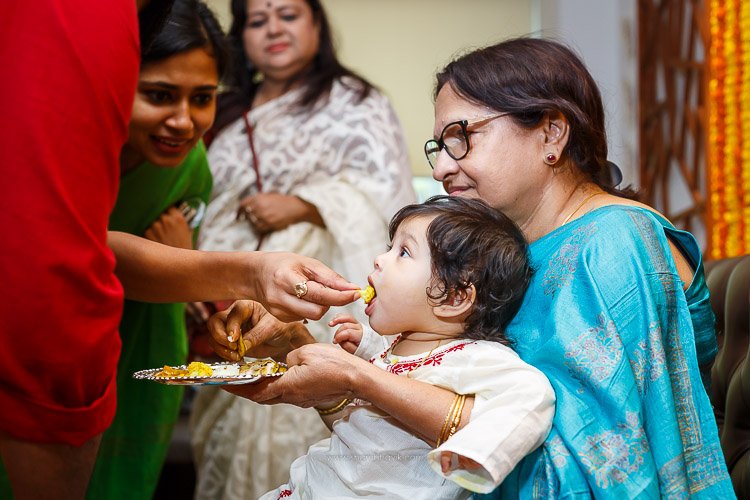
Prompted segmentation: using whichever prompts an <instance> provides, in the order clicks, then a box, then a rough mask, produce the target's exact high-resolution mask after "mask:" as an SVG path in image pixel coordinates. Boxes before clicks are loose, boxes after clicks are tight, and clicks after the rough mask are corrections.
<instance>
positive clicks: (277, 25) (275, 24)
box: [267, 15, 281, 36]
mask: <svg viewBox="0 0 750 500" xmlns="http://www.w3.org/2000/svg"><path fill="white" fill-rule="evenodd" d="M267 26H268V35H269V36H273V35H276V34H278V33H280V32H281V20H280V19H279V18H278V16H273V15H272V16H269V18H268V24H267Z"/></svg>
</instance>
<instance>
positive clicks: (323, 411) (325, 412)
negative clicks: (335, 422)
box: [315, 398, 352, 417]
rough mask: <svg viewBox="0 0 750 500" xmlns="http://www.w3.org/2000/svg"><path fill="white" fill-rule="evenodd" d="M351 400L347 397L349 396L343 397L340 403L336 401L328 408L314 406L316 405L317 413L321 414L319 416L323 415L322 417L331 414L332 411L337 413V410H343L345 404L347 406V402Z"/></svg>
mask: <svg viewBox="0 0 750 500" xmlns="http://www.w3.org/2000/svg"><path fill="white" fill-rule="evenodd" d="M351 402H352V400H351V399H349V398H344V399H343V400H342V401H341V402H340V403H338V404H337V405H336V406H332V407H330V408H318V407H317V406H316V407H315V409H316V410H317V412H318V414H319V415H321V416H323V417H324V416H326V415H333V414H334V413H338V412H340V411H341V410H343V409H344V408H346V406H347V405H348V404H349V403H351Z"/></svg>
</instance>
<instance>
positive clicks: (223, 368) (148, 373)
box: [133, 358, 287, 385]
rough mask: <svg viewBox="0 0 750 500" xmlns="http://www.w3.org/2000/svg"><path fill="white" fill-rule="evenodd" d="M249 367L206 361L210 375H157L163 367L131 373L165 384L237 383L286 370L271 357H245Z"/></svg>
mask: <svg viewBox="0 0 750 500" xmlns="http://www.w3.org/2000/svg"><path fill="white" fill-rule="evenodd" d="M245 362H246V363H247V364H248V365H249V368H243V366H242V365H240V364H239V363H230V362H221V363H206V364H207V365H208V366H210V367H211V371H212V373H211V375H199V376H192V377H188V376H187V375H180V376H170V377H164V376H157V374H158V373H159V372H161V371H162V370H163V369H164V367H161V368H150V369H148V370H140V371H137V372H135V373H134V374H133V378H134V379H138V380H153V381H154V382H159V383H160V384H166V385H237V384H251V383H253V382H257V381H258V380H260V379H262V378H267V377H280V376H281V375H283V374H284V372H286V369H287V366H286V365H285V364H284V363H278V362H276V361H274V360H272V359H271V358H264V359H256V358H245ZM172 368H177V369H182V370H184V369H186V368H187V365H180V366H174V367H172Z"/></svg>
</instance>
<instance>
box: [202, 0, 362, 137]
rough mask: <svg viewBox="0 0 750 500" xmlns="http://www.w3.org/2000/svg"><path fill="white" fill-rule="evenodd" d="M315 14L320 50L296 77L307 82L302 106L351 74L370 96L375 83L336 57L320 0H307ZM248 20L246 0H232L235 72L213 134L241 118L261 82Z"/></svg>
mask: <svg viewBox="0 0 750 500" xmlns="http://www.w3.org/2000/svg"><path fill="white" fill-rule="evenodd" d="M305 1H306V3H307V5H308V6H309V7H310V10H311V11H312V14H313V20H314V21H315V22H317V23H318V24H319V26H320V36H319V46H318V53H317V54H316V55H315V58H314V59H313V62H312V65H311V66H310V67H309V68H307V69H306V71H304V72H303V73H302V74H300V75H297V77H296V80H298V81H302V82H303V83H304V87H305V90H304V91H303V93H302V95H301V96H300V98H299V101H298V102H297V105H298V106H300V107H301V108H309V107H310V106H312V105H314V104H315V103H316V102H318V100H319V99H321V98H326V97H327V96H328V94H329V93H330V91H331V87H332V86H333V82H334V81H335V80H338V79H340V78H342V77H345V76H348V77H350V78H351V79H353V80H354V82H353V84H354V85H355V86H356V87H355V88H356V89H358V90H359V99H360V100H362V99H364V98H366V97H367V96H368V94H369V93H370V90H372V88H373V86H372V84H370V82H368V81H367V80H365V79H364V78H362V77H361V76H359V75H357V74H356V73H354V72H353V71H351V70H350V69H348V68H347V67H345V66H343V65H342V64H341V63H340V62H339V60H338V58H337V57H336V49H335V47H334V44H333V37H332V34H331V27H330V24H329V23H328V16H327V15H326V12H325V10H324V9H323V6H322V5H321V3H320V1H319V0H305ZM246 24H247V0H232V26H231V28H230V29H229V35H228V38H229V44H230V46H231V51H232V73H231V75H230V76H229V78H228V80H227V82H226V83H227V85H226V86H227V91H226V92H224V93H222V94H221V95H220V96H219V106H218V110H217V114H216V123H215V124H214V127H213V130H212V132H213V134H215V133H217V132H218V131H219V130H221V129H222V128H224V127H225V126H227V125H229V124H230V123H232V122H233V121H234V120H236V119H237V118H239V117H240V116H241V115H242V113H244V112H246V111H247V109H248V108H249V107H250V104H252V102H253V98H254V97H255V92H256V91H257V90H258V87H259V85H260V84H259V83H256V82H254V81H253V76H254V75H255V71H256V69H255V67H254V66H253V63H252V62H251V61H250V59H248V57H247V54H245V44H244V41H243V33H244V31H245V26H246Z"/></svg>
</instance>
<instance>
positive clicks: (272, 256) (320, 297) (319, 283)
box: [253, 252, 360, 321]
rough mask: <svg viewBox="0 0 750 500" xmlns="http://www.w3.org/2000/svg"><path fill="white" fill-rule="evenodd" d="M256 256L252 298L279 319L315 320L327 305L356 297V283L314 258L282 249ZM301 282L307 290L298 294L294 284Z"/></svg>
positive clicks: (335, 304)
mask: <svg viewBox="0 0 750 500" xmlns="http://www.w3.org/2000/svg"><path fill="white" fill-rule="evenodd" d="M259 258H260V259H261V261H260V264H259V266H258V269H257V270H256V272H255V276H256V277H257V281H258V283H257V285H256V286H255V294H254V295H253V298H254V299H255V300H257V301H258V302H261V303H262V304H263V305H264V306H265V308H266V309H267V310H268V312H270V313H271V314H273V315H274V316H276V317H277V318H278V319H280V320H283V321H295V320H300V319H303V318H309V319H313V320H318V319H320V318H321V317H322V316H323V315H324V314H325V313H326V311H328V308H329V307H330V306H343V305H346V304H350V303H352V302H354V301H355V300H357V299H359V297H360V296H359V292H357V289H358V287H357V285H355V284H353V283H350V282H349V281H347V280H345V279H344V278H343V277H341V276H340V275H339V274H338V273H336V272H335V271H333V270H332V269H330V268H329V267H327V266H326V265H324V264H323V263H321V262H320V261H317V260H315V259H311V258H309V257H303V256H301V255H297V254H293V253H286V252H268V253H262V254H261V255H260V256H259ZM302 283H304V284H305V286H306V290H307V291H306V293H305V294H304V295H302V296H300V297H298V296H297V295H296V293H295V285H297V284H302Z"/></svg>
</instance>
